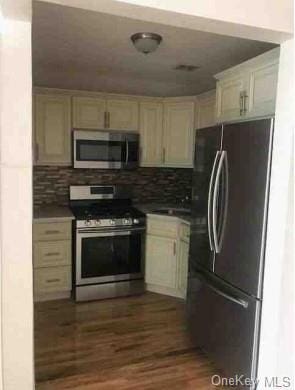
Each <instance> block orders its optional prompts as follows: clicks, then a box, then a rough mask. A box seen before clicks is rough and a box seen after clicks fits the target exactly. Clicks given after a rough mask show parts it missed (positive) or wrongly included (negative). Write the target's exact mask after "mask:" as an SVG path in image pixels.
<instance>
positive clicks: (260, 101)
mask: <svg viewBox="0 0 295 390" xmlns="http://www.w3.org/2000/svg"><path fill="white" fill-rule="evenodd" d="M278 72H279V64H278V62H277V61H276V62H275V63H271V64H267V65H265V66H261V67H257V68H256V69H253V70H252V71H251V72H250V82H249V100H248V106H247V107H246V108H247V113H246V115H247V116H251V117H255V116H265V115H269V114H274V113H275V106H276V94H277V83H278Z"/></svg>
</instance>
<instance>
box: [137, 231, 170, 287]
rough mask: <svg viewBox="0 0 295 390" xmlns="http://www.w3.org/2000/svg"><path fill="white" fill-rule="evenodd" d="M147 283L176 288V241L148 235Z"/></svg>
mask: <svg viewBox="0 0 295 390" xmlns="http://www.w3.org/2000/svg"><path fill="white" fill-rule="evenodd" d="M145 281H146V283H150V284H156V285H158V286H162V287H170V288H176V240H173V239H171V238H166V237H158V236H153V235H149V234H148V235H147V238H146V259H145Z"/></svg>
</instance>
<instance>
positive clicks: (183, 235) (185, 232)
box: [179, 223, 191, 242]
mask: <svg viewBox="0 0 295 390" xmlns="http://www.w3.org/2000/svg"><path fill="white" fill-rule="evenodd" d="M190 231H191V229H190V226H189V225H187V224H186V223H181V224H180V226H179V236H180V239H181V240H183V241H185V242H189V239H190Z"/></svg>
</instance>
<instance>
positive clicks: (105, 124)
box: [104, 111, 108, 129]
mask: <svg viewBox="0 0 295 390" xmlns="http://www.w3.org/2000/svg"><path fill="white" fill-rule="evenodd" d="M104 127H105V128H106V129H107V128H108V121H107V112H106V111H105V112H104Z"/></svg>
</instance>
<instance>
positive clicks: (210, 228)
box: [207, 151, 221, 251]
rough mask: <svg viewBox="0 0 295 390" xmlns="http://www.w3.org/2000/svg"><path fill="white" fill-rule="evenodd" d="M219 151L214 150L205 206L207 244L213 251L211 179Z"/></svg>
mask: <svg viewBox="0 0 295 390" xmlns="http://www.w3.org/2000/svg"><path fill="white" fill-rule="evenodd" d="M220 153H221V152H220V151H218V152H216V155H215V159H214V163H213V167H212V172H211V177H210V183H209V191H208V207H207V226H208V236H209V244H210V249H211V250H212V251H214V245H213V237H212V216H211V214H212V207H211V203H212V188H213V179H214V173H215V170H216V165H217V160H218V157H219V155H220Z"/></svg>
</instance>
